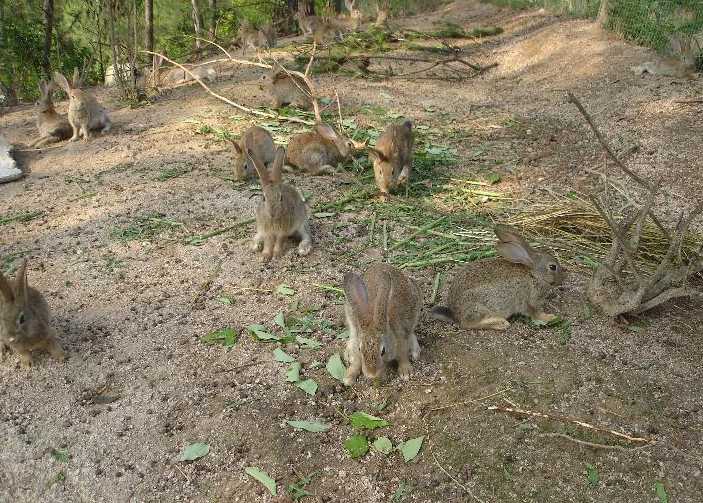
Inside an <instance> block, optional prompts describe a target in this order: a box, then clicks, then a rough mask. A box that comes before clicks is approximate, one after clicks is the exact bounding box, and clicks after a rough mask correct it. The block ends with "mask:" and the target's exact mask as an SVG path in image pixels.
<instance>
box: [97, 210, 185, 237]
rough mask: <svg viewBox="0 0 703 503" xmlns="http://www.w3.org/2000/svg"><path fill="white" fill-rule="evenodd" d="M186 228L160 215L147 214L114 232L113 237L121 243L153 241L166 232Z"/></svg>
mask: <svg viewBox="0 0 703 503" xmlns="http://www.w3.org/2000/svg"><path fill="white" fill-rule="evenodd" d="M184 227H185V225H184V224H182V223H181V222H176V221H175V220H171V219H168V218H165V215H162V214H159V213H147V214H145V215H142V216H139V217H137V218H135V219H134V220H133V221H132V222H130V223H129V224H127V225H125V226H123V227H117V228H115V229H113V230H112V233H111V234H112V237H113V238H114V239H117V240H119V241H135V240H153V239H154V238H156V237H158V236H160V235H161V234H163V233H164V232H168V231H173V230H175V229H183V228H184Z"/></svg>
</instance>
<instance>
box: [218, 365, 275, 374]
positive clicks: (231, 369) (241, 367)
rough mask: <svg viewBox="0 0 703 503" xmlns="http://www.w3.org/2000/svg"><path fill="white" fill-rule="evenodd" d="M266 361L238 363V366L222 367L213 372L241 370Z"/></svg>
mask: <svg viewBox="0 0 703 503" xmlns="http://www.w3.org/2000/svg"><path fill="white" fill-rule="evenodd" d="M262 363H264V362H250V363H245V364H244V365H238V366H236V367H232V368H228V369H220V370H215V371H213V374H222V373H224V372H234V371H235V370H241V369H245V368H249V367H254V366H256V365H261V364H262Z"/></svg>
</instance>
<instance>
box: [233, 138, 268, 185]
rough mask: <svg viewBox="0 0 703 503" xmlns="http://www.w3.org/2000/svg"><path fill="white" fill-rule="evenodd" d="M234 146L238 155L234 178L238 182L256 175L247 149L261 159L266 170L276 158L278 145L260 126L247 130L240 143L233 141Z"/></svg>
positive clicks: (235, 161)
mask: <svg viewBox="0 0 703 503" xmlns="http://www.w3.org/2000/svg"><path fill="white" fill-rule="evenodd" d="M232 146H233V147H234V151H235V152H236V153H237V157H236V158H235V160H234V177H235V179H237V180H244V179H245V178H248V177H249V176H252V175H253V174H255V173H256V168H254V163H253V162H251V161H249V159H248V157H247V153H246V151H247V148H248V149H249V150H250V151H251V152H252V153H253V154H254V157H256V158H257V159H260V160H261V161H262V162H263V163H264V166H266V168H269V167H270V166H271V163H273V161H274V158H275V157H276V145H275V144H274V143H273V138H272V137H271V133H269V132H268V131H266V130H265V129H264V128H262V127H259V126H252V127H250V128H249V129H247V130H246V131H245V132H244V134H243V135H242V137H241V138H240V140H239V142H236V141H234V140H232Z"/></svg>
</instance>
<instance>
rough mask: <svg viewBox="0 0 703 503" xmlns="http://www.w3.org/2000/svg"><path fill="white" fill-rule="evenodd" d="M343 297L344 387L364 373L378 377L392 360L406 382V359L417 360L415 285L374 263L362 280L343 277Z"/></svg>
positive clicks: (351, 275)
mask: <svg viewBox="0 0 703 503" xmlns="http://www.w3.org/2000/svg"><path fill="white" fill-rule="evenodd" d="M344 293H345V294H346V297H347V301H346V303H345V306H344V311H345V315H346V321H347V328H348V329H349V341H348V342H347V348H346V354H345V356H346V359H347V363H348V365H349V368H348V369H347V374H346V376H345V377H344V383H345V384H346V385H347V386H350V385H352V384H354V381H356V378H357V377H358V375H359V374H360V373H361V372H362V371H363V373H364V376H366V377H367V378H376V377H379V376H380V375H381V374H382V373H383V371H384V368H385V364H386V362H389V361H392V360H397V362H398V374H399V375H400V377H401V379H403V380H407V379H409V377H410V370H411V367H410V359H411V358H412V359H413V360H417V359H418V358H419V356H420V344H419V343H418V342H417V336H416V335H415V327H416V326H417V322H418V319H419V317H420V308H421V306H422V293H421V292H420V289H419V288H418V286H417V284H416V283H415V281H413V280H412V279H411V278H409V277H408V276H406V275H405V274H403V273H402V272H401V271H400V270H399V269H396V268H395V267H393V266H391V265H389V264H383V263H377V264H373V265H372V266H370V267H369V268H368V270H367V271H366V272H365V273H364V275H363V277H361V276H359V275H358V274H355V273H353V272H350V273H347V274H346V276H344Z"/></svg>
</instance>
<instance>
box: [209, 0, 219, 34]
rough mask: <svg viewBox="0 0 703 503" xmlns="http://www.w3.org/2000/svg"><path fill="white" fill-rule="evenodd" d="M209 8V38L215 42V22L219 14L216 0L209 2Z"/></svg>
mask: <svg viewBox="0 0 703 503" xmlns="http://www.w3.org/2000/svg"><path fill="white" fill-rule="evenodd" d="M209 7H210V38H211V39H212V40H215V38H216V36H217V21H218V20H219V18H220V14H219V12H217V0H209Z"/></svg>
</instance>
